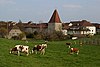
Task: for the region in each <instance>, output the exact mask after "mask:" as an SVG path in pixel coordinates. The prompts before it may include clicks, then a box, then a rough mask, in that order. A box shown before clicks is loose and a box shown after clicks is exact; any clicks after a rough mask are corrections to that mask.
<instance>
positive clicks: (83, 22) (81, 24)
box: [70, 20, 93, 26]
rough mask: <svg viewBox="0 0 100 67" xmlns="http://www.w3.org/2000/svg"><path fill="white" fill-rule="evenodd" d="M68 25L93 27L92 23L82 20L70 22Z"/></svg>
mask: <svg viewBox="0 0 100 67" xmlns="http://www.w3.org/2000/svg"><path fill="white" fill-rule="evenodd" d="M70 23H72V24H73V26H93V24H92V23H90V22H88V21H86V20H82V21H71V22H70Z"/></svg>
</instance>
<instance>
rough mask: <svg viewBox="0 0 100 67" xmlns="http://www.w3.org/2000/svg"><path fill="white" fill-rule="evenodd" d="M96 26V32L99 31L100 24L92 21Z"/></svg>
mask: <svg viewBox="0 0 100 67" xmlns="http://www.w3.org/2000/svg"><path fill="white" fill-rule="evenodd" d="M92 24H93V25H94V26H95V27H96V33H100V24H99V23H92Z"/></svg>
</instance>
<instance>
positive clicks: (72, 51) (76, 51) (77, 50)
mask: <svg viewBox="0 0 100 67" xmlns="http://www.w3.org/2000/svg"><path fill="white" fill-rule="evenodd" d="M73 53H76V54H77V55H78V54H79V49H78V48H71V49H70V54H73Z"/></svg>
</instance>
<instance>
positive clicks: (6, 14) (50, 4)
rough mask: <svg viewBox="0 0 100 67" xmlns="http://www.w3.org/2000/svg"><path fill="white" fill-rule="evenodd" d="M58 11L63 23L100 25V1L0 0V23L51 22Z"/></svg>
mask: <svg viewBox="0 0 100 67" xmlns="http://www.w3.org/2000/svg"><path fill="white" fill-rule="evenodd" d="M55 9H57V10H58V13H59V15H60V18H61V21H62V22H67V21H73V20H88V21H91V22H99V23H100V0H0V21H16V22H18V21H19V20H21V21H22V22H28V21H33V22H38V21H40V20H41V21H47V22H48V21H49V19H50V17H51V15H52V13H53V11H54V10H55Z"/></svg>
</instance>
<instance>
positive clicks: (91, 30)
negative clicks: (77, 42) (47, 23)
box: [67, 20, 96, 35]
mask: <svg viewBox="0 0 100 67" xmlns="http://www.w3.org/2000/svg"><path fill="white" fill-rule="evenodd" d="M70 23H71V24H72V25H70V27H69V29H68V32H67V33H68V34H74V35H79V34H80V35H87V34H91V35H94V34H96V27H95V26H94V25H93V24H92V23H90V22H88V21H86V20H82V21H71V22H70Z"/></svg>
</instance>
